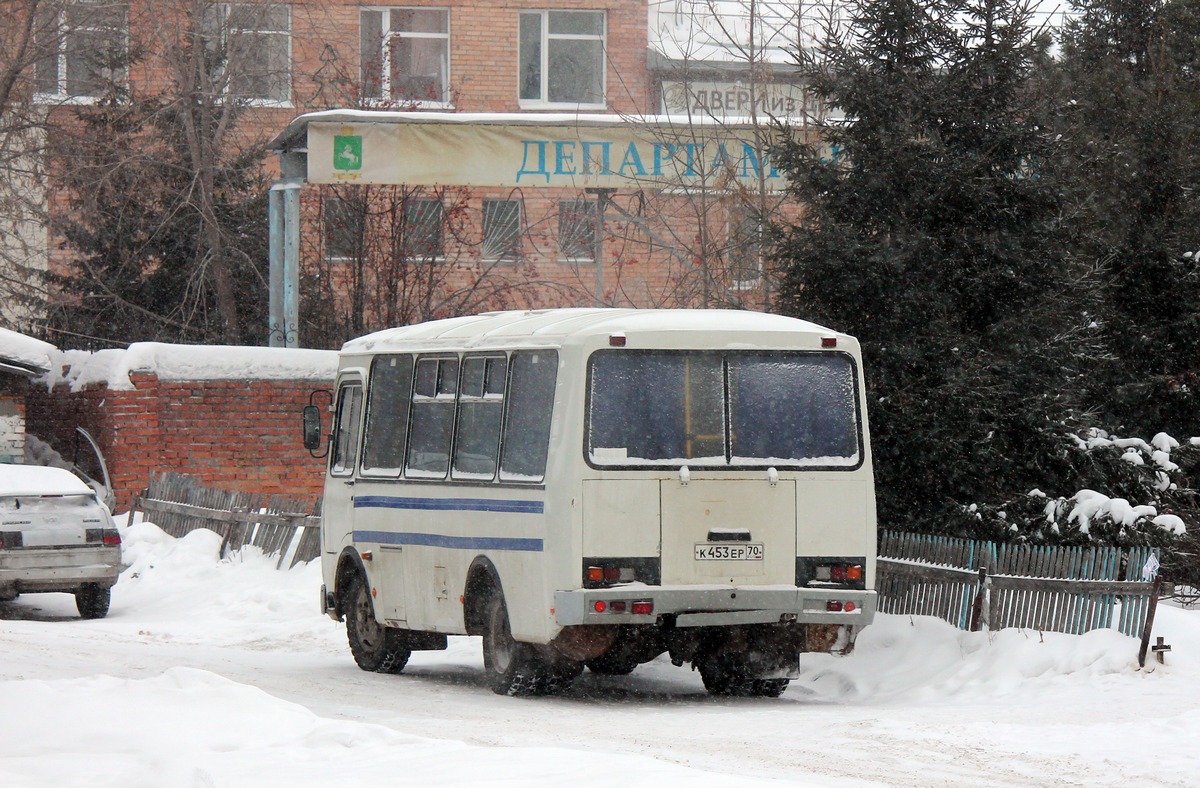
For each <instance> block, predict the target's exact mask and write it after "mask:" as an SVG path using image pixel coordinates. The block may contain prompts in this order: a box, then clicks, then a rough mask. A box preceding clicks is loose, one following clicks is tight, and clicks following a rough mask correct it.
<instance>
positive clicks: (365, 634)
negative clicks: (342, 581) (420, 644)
mask: <svg viewBox="0 0 1200 788" xmlns="http://www.w3.org/2000/svg"><path fill="white" fill-rule="evenodd" d="M346 599H347V604H345V605H343V607H344V609H345V610H346V640H347V641H349V643H350V653H351V654H353V655H354V661H355V662H356V663H357V664H358V666H359V667H360V668H362V669H363V670H366V671H370V672H372V673H399V672H400V671H402V670H404V666H405V665H407V664H408V658H409V657H410V656H411V655H412V651H410V650H409V649H407V648H404V647H403V645H402V642H403V640H402V638H401V635H400V633H399V632H397V631H396V630H394V629H392V628H391V627H385V626H383V625H382V624H380V623H379V622H378V621H376V620H375V607H374V605H373V604H372V603H371V592H370V590H369V589H368V588H367V583H366V580H365V579H364V578H363V576H362V575H361V574H355V575H354V577H353V578H352V579H351V580H350V584H349V586H348V587H347V588H346Z"/></svg>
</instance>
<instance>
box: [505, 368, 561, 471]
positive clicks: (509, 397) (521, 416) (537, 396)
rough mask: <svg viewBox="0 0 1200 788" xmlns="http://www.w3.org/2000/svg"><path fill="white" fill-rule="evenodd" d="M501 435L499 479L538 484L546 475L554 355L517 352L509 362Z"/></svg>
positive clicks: (552, 397) (551, 409) (556, 370)
mask: <svg viewBox="0 0 1200 788" xmlns="http://www.w3.org/2000/svg"><path fill="white" fill-rule="evenodd" d="M509 366H510V367H511V375H510V378H509V386H508V391H507V392H506V394H505V414H504V436H503V439H502V440H501V443H500V446H501V448H500V479H501V480H503V481H521V482H540V481H541V480H542V479H543V478H545V476H546V453H547V451H548V450H549V444H550V417H551V415H552V411H553V409H554V385H555V382H556V380H557V378H558V353H557V352H556V351H553V350H536V351H530V350H525V351H518V352H515V353H513V354H512V358H511V360H510V362H509Z"/></svg>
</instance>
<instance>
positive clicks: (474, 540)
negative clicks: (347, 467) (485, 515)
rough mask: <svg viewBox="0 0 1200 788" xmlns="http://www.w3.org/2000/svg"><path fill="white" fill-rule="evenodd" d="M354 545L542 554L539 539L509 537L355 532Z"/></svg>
mask: <svg viewBox="0 0 1200 788" xmlns="http://www.w3.org/2000/svg"><path fill="white" fill-rule="evenodd" d="M354 541H355V543H358V544H361V543H363V542H370V543H373V544H410V545H421V546H424V547H450V548H453V549H456V550H517V551H521V552H526V553H540V552H542V540H541V539H522V538H518V537H509V536H442V535H440V534H418V533H403V532H402V533H395V532H393V531H355V532H354Z"/></svg>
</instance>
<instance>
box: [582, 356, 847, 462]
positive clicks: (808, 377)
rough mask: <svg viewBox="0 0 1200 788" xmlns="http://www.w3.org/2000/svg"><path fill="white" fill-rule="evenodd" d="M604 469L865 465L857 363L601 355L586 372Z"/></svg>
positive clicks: (591, 452)
mask: <svg viewBox="0 0 1200 788" xmlns="http://www.w3.org/2000/svg"><path fill="white" fill-rule="evenodd" d="M587 417H588V430H587V453H588V459H589V461H590V462H591V464H592V465H595V466H600V467H672V466H675V467H678V466H681V465H689V466H692V467H739V466H740V467H763V466H779V467H805V468H817V467H828V468H843V469H850V468H856V467H858V466H859V465H860V464H861V462H862V450H861V448H860V447H861V440H860V430H859V426H858V425H859V416H858V396H857V385H856V375H855V366H854V362H853V360H852V359H851V358H850V357H849V356H847V355H845V354H842V353H836V352H834V353H827V352H812V351H665V350H650V351H639V350H603V351H598V352H596V353H594V354H593V355H592V357H591V361H590V367H589V385H588V404H587Z"/></svg>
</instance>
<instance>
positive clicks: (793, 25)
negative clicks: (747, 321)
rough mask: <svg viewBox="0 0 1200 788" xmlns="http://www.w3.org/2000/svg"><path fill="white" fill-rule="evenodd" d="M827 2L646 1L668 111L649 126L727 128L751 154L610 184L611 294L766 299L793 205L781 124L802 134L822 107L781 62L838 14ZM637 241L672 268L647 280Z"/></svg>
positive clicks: (694, 142) (741, 302)
mask: <svg viewBox="0 0 1200 788" xmlns="http://www.w3.org/2000/svg"><path fill="white" fill-rule="evenodd" d="M826 2H827V3H828V4H827V5H826V4H822V3H817V2H814V3H808V4H805V3H794V2H782V1H780V0H677V1H676V2H672V3H653V4H652V6H651V25H652V27H653V33H652V37H654V38H655V39H656V40H657V41H658V46H659V48H660V49H661V50H662V51H661V52H660V53H659V54H660V56H661V57H660V58H659V63H658V65H657V67H656V69H655V70H656V72H657V74H658V76H659V77H660V79H661V84H662V89H663V105H664V107H663V109H664V110H665V111H666V112H668V113H669V114H671V115H672V117H673V118H674V119H673V120H672V122H671V123H670V124H669V125H668V126H666V127H663V126H656V127H655V128H654V130H653V133H654V134H655V135H656V136H657V137H658V139H659V140H660V141H662V142H663V143H665V144H669V145H672V146H674V147H677V148H685V147H688V146H699V145H702V144H704V143H705V141H706V140H711V139H712V138H713V137H714V134H718V135H719V134H721V133H726V134H728V135H730V136H734V137H736V138H737V139H740V140H741V141H743V142H745V143H746V144H747V145H748V146H749V147H750V149H751V150H752V151H753V154H752V158H753V159H754V163H755V165H756V166H752V167H749V168H746V167H742V168H741V169H742V170H743V172H742V175H743V177H738V178H733V177H730V173H729V172H728V171H727V170H725V169H723V168H721V167H720V166H717V165H716V164H715V163H713V162H708V161H706V162H704V163H703V167H700V168H697V169H698V170H699V171H698V172H697V171H693V172H690V173H689V175H690V176H691V177H690V178H689V179H688V182H687V183H686V184H684V183H682V182H681V183H680V184H678V185H677V186H676V187H671V186H670V185H669V184H668V188H665V189H664V188H663V187H662V184H651V183H646V184H638V185H637V190H636V191H634V192H633V193H623V194H619V195H617V196H615V197H614V199H613V202H612V206H613V209H614V210H613V213H614V214H616V216H617V221H616V222H614V223H613V224H610V225H606V238H608V239H609V241H610V243H611V248H613V250H614V252H616V253H617V254H618V257H617V260H616V265H615V267H616V273H617V277H616V280H617V281H616V282H615V283H614V288H613V290H612V291H611V296H612V299H613V303H618V302H625V303H634V304H645V305H653V306H704V307H733V308H754V309H768V308H770V306H771V303H772V298H773V293H774V290H775V284H776V283H775V279H774V276H773V273H772V271H771V270H770V268H769V266H768V265H767V264H766V256H767V253H768V248H769V244H770V237H771V226H772V223H773V222H774V221H775V220H776V218H777V217H779V216H780V212H781V211H787V210H793V211H794V210H795V206H794V205H789V204H788V203H787V202H786V201H785V198H784V194H783V191H782V188H781V183H780V180H779V179H778V178H772V177H771V176H772V172H771V170H772V167H771V164H770V154H771V151H772V149H773V146H774V143H775V140H776V138H777V134H778V133H779V131H780V129H781V127H782V124H788V125H790V126H793V127H797V126H798V127H799V128H800V132H801V133H802V134H806V133H807V129H808V128H809V125H810V123H811V121H812V120H813V119H814V118H815V117H820V116H823V115H824V113H826V112H827V109H826V108H824V107H822V106H820V105H819V104H816V103H814V102H812V101H811V100H810V99H809V98H808V96H807V94H806V92H805V91H804V86H803V85H797V84H795V81H794V79H792V78H791V77H790V74H789V73H788V72H789V71H790V70H791V64H792V63H794V58H795V53H796V52H797V51H800V50H807V49H809V48H810V47H811V46H812V40H813V35H814V32H815V31H819V30H821V29H824V27H825V25H824V24H823V23H824V22H826V21H827V20H829V19H833V18H836V17H837V15H838V13H839V9H838V4H836V3H835V2H834V0H826ZM781 86H782V87H781ZM631 121H632V122H636V119H631ZM709 155H710V157H711V153H710V154H709ZM747 174H748V175H749V176H750V177H744V176H745V175H747ZM697 175H698V176H699V177H698V178H697V177H696V176H697ZM789 218H795V217H794V216H792V217H789ZM639 252H640V253H641V254H649V255H654V256H656V259H657V260H658V261H659V264H660V265H665V266H667V268H668V270H669V273H668V276H667V277H666V278H665V279H664V280H659V282H658V283H657V286H655V287H653V288H646V287H645V286H644V285H643V284H642V283H641V282H640V281H639V280H638V279H637V278H636V277H631V276H627V275H626V272H627V271H628V269H629V267H628V265H627V264H626V262H625V261H626V260H627V259H629V258H636V257H637V256H638V254H639ZM635 288H636V291H635Z"/></svg>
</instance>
